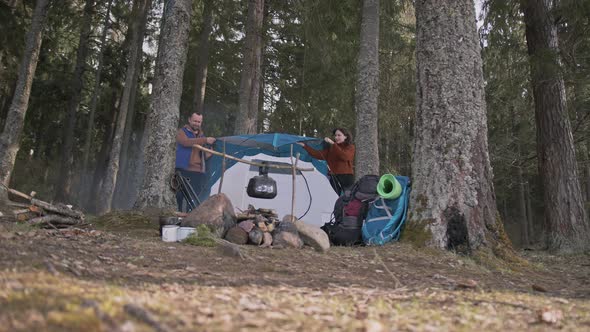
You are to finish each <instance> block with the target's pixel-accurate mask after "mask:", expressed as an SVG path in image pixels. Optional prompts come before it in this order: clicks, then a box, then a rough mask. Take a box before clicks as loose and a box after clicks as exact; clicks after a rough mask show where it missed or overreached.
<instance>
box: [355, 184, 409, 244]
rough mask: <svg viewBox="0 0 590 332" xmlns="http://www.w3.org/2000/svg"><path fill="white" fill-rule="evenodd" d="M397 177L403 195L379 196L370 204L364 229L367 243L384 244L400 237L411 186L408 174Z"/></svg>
mask: <svg viewBox="0 0 590 332" xmlns="http://www.w3.org/2000/svg"><path fill="white" fill-rule="evenodd" d="M395 178H396V179H397V181H398V182H399V183H400V185H401V187H402V193H401V195H400V196H399V197H398V198H396V199H385V198H383V197H379V198H377V199H376V200H375V201H373V202H372V203H371V204H370V205H369V211H368V212H367V217H366V219H365V222H364V223H363V229H362V232H363V242H364V243H365V244H366V245H384V244H385V243H387V242H389V241H391V240H394V241H397V240H398V239H399V236H400V233H401V229H402V226H403V225H404V222H405V221H406V215H407V212H408V201H409V200H410V189H411V188H410V179H409V178H408V177H407V176H396V177H395Z"/></svg>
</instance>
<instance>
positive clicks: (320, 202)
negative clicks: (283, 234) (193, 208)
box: [211, 154, 338, 226]
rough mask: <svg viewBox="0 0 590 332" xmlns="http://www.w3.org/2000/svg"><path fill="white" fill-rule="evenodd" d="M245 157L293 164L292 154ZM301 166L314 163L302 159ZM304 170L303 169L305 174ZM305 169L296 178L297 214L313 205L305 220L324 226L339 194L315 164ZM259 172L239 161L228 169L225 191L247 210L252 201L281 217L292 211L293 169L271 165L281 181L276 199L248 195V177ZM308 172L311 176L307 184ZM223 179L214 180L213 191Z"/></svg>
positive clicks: (239, 208)
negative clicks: (290, 155)
mask: <svg viewBox="0 0 590 332" xmlns="http://www.w3.org/2000/svg"><path fill="white" fill-rule="evenodd" d="M243 159H245V160H256V161H258V160H266V161H269V162H275V163H287V164H291V159H290V158H279V157H273V156H268V155H265V154H257V155H255V156H249V157H244V158H243ZM297 166H298V167H301V168H314V166H313V164H312V163H308V162H304V161H299V163H298V164H297ZM301 173H303V176H302V175H301ZM301 173H300V172H297V176H296V178H295V216H296V217H301V216H302V215H303V214H304V213H305V211H307V209H308V207H309V211H308V212H307V214H305V216H304V217H303V218H302V220H303V221H305V223H307V224H310V225H315V226H322V225H323V224H324V223H326V222H328V221H330V217H331V214H332V210H333V209H334V203H335V202H336V199H338V196H337V195H336V193H335V192H334V190H333V189H332V187H331V186H330V182H329V181H328V178H326V176H325V175H323V174H322V173H321V172H319V171H318V170H316V169H315V168H314V170H313V171H309V172H301ZM256 175H258V167H255V166H251V165H248V164H245V163H237V164H235V165H234V166H232V167H230V168H229V169H227V170H226V171H225V175H224V179H223V186H222V188H221V192H222V193H224V194H225V195H227V196H228V197H229V199H230V200H231V202H232V204H233V206H234V208H235V209H236V210H237V211H240V210H242V211H243V210H246V209H247V208H248V205H249V204H252V205H253V206H254V207H256V208H267V209H274V210H276V211H277V213H278V215H279V218H281V219H282V218H283V217H284V216H285V215H288V214H291V195H292V188H293V177H292V175H291V171H290V170H282V169H281V170H278V169H275V168H269V172H268V176H269V177H271V178H273V179H274V180H275V181H276V182H277V196H276V197H275V198H273V199H260V198H253V197H250V196H248V194H247V193H246V188H247V187H248V181H249V180H250V178H252V177H253V176H256ZM304 176H305V179H307V185H306V183H305V179H304ZM219 182H220V180H218V181H217V182H215V183H214V184H213V186H212V187H211V194H217V191H218V188H219ZM308 186H309V190H308ZM310 200H311V206H310ZM237 211H236V212H237Z"/></svg>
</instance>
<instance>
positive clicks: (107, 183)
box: [97, 0, 150, 213]
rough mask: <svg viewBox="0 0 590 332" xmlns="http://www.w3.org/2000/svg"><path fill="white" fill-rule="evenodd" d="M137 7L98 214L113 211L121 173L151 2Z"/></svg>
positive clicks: (140, 0)
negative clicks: (142, 26)
mask: <svg viewBox="0 0 590 332" xmlns="http://www.w3.org/2000/svg"><path fill="white" fill-rule="evenodd" d="M136 2H137V4H138V5H137V7H136V11H135V15H134V16H135V17H138V19H133V23H132V25H133V26H132V27H131V34H130V38H131V42H130V43H129V45H130V47H131V48H130V51H129V57H128V58H129V59H128V64H127V73H126V74H125V87H124V89H123V97H122V98H121V105H120V109H119V116H118V118H117V122H116V124H115V128H116V129H115V135H114V137H113V143H112V146H111V151H110V155H109V163H108V166H107V170H106V173H105V179H104V181H103V184H102V187H101V188H102V190H101V194H100V195H99V196H98V197H97V198H98V200H97V211H98V213H105V212H109V211H110V210H111V206H112V203H113V196H114V193H115V188H116V185H117V183H116V182H117V174H118V172H119V160H120V157H121V146H122V144H123V134H124V133H125V125H126V123H127V113H128V110H129V100H130V96H131V92H132V91H133V87H135V82H134V80H136V79H137V75H136V72H137V71H138V64H139V63H138V61H137V60H138V54H139V53H140V52H142V49H141V44H140V43H139V42H138V40H139V39H141V40H143V34H141V31H142V29H141V27H140V25H141V22H142V21H143V15H144V14H145V15H147V11H148V9H149V6H150V1H147V0H136Z"/></svg>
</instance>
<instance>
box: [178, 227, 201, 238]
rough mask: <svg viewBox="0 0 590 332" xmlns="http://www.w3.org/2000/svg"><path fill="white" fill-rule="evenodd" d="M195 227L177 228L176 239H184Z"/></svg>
mask: <svg viewBox="0 0 590 332" xmlns="http://www.w3.org/2000/svg"><path fill="white" fill-rule="evenodd" d="M195 231H196V229H195V228H194V227H180V228H179V229H178V236H177V238H176V240H177V241H182V240H184V239H186V238H187V237H188V236H189V235H190V234H192V233H194V232H195Z"/></svg>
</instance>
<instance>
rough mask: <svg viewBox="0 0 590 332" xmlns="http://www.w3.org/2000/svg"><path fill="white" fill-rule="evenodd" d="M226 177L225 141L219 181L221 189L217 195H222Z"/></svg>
mask: <svg viewBox="0 0 590 332" xmlns="http://www.w3.org/2000/svg"><path fill="white" fill-rule="evenodd" d="M224 175H225V141H223V159H222V160H221V179H220V180H219V188H218V189H217V194H218V195H219V194H221V186H223V176H224Z"/></svg>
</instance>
